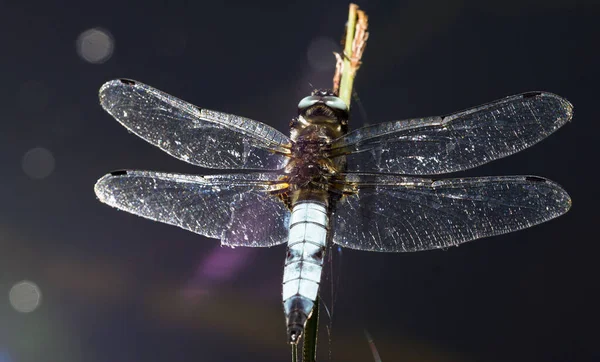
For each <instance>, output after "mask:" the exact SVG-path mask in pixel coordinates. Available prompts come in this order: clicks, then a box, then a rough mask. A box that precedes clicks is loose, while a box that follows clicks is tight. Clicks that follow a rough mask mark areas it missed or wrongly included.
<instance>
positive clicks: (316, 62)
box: [306, 37, 341, 71]
mask: <svg viewBox="0 0 600 362" xmlns="http://www.w3.org/2000/svg"><path fill="white" fill-rule="evenodd" d="M340 50H341V49H340V46H339V45H338V44H337V43H336V42H335V41H334V40H333V39H331V38H329V37H318V38H315V39H313V41H312V42H311V43H310V45H309V46H308V50H307V51H306V57H307V58H308V63H309V64H310V66H311V67H312V68H314V69H315V70H318V71H331V70H333V69H335V56H334V55H333V52H334V51H338V52H339V51H340Z"/></svg>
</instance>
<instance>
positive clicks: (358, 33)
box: [333, 4, 369, 108]
mask: <svg viewBox="0 0 600 362" xmlns="http://www.w3.org/2000/svg"><path fill="white" fill-rule="evenodd" d="M368 27H369V18H368V17H367V14H366V13H365V12H364V11H362V10H359V9H358V5H356V4H350V9H349V12H348V22H347V23H346V33H345V35H344V40H343V41H342V45H343V46H344V52H343V53H342V55H340V54H336V66H335V74H334V76H333V92H334V93H335V94H337V95H338V96H339V97H340V98H341V99H342V100H343V101H344V102H345V103H346V104H347V105H348V108H350V99H351V96H352V84H353V83H354V77H355V76H356V72H357V71H358V68H359V67H360V65H361V58H362V56H363V53H364V51H365V47H366V45H367V39H368V38H369V33H368V32H367V29H368Z"/></svg>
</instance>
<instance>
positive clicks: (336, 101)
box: [323, 97, 348, 112]
mask: <svg viewBox="0 0 600 362" xmlns="http://www.w3.org/2000/svg"><path fill="white" fill-rule="evenodd" d="M323 100H324V101H325V104H326V105H327V106H329V107H331V108H333V109H338V110H340V111H346V112H347V111H348V106H347V105H346V103H345V102H344V101H343V100H341V99H340V98H338V97H323Z"/></svg>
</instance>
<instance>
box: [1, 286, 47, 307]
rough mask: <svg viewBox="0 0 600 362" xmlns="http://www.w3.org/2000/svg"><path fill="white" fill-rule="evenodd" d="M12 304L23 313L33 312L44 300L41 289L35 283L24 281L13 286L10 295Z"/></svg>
mask: <svg viewBox="0 0 600 362" xmlns="http://www.w3.org/2000/svg"><path fill="white" fill-rule="evenodd" d="M8 299H9V300H10V304H11V305H12V306H13V308H15V310H17V311H18V312H21V313H29V312H33V311H34V310H35V309H36V308H37V307H39V305H40V302H41V300H42V293H41V292H40V288H38V286H37V285H35V284H34V283H33V282H30V281H27V280H24V281H22V282H19V283H17V284H15V285H13V287H12V288H10V292H9V293H8Z"/></svg>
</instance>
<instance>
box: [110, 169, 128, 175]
mask: <svg viewBox="0 0 600 362" xmlns="http://www.w3.org/2000/svg"><path fill="white" fill-rule="evenodd" d="M110 174H111V175H112V176H123V175H127V171H125V170H118V171H113V172H111V173H110Z"/></svg>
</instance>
